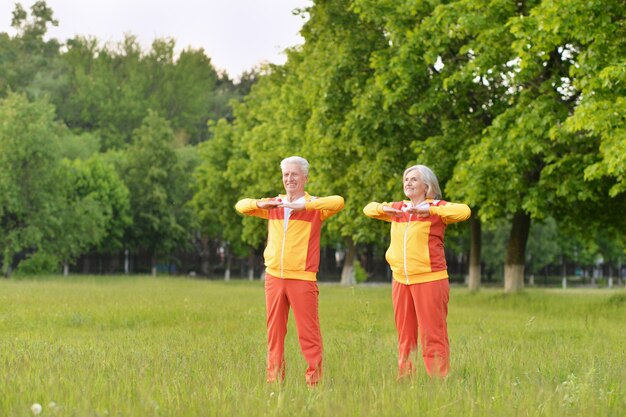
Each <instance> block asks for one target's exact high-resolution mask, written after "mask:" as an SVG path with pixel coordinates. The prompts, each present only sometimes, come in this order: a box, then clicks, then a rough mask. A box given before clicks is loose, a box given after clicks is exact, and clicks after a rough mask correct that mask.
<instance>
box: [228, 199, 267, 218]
mask: <svg viewBox="0 0 626 417" xmlns="http://www.w3.org/2000/svg"><path fill="white" fill-rule="evenodd" d="M264 200H269V199H267V198H263V199H260V200H257V199H254V198H244V199H243V200H239V201H238V202H237V204H235V210H237V211H238V212H239V213H241V214H245V215H246V216H254V217H260V218H262V219H268V218H269V210H267V209H260V208H258V207H257V205H256V202H257V201H264Z"/></svg>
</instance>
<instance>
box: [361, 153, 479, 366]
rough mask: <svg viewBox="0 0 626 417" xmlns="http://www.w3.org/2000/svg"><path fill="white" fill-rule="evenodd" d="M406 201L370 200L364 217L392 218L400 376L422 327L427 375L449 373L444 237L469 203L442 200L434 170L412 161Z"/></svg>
mask: <svg viewBox="0 0 626 417" xmlns="http://www.w3.org/2000/svg"><path fill="white" fill-rule="evenodd" d="M403 180H404V194H405V195H406V197H407V198H408V200H405V201H397V202H393V203H377V202H372V203H369V204H368V205H367V206H366V207H365V208H364V209H363V212H364V213H365V215H366V216H369V217H372V218H374V219H379V220H384V221H386V222H390V223H391V244H390V246H389V249H388V250H387V253H386V259H387V262H388V263H389V266H390V267H391V270H392V271H393V284H392V300H393V310H394V317H395V322H396V328H397V330H398V353H399V358H398V378H402V377H404V376H408V375H411V374H412V373H413V372H414V367H413V363H412V361H411V352H412V351H414V350H416V349H417V336H418V331H419V336H420V342H421V345H422V357H423V359H424V364H425V365H426V371H427V372H428V375H430V376H431V377H432V376H437V377H445V376H446V375H447V373H448V370H449V369H450V345H449V342H448V330H447V324H446V318H447V315H448V298H449V293H450V289H449V286H448V271H447V266H446V258H445V255H444V247H443V237H444V231H445V228H446V226H447V225H448V224H450V223H456V222H461V221H464V220H467V219H468V218H469V217H470V214H471V212H470V209H469V207H468V206H467V205H465V204H455V203H449V202H447V201H444V200H441V190H440V189H439V182H438V181H437V177H436V176H435V174H434V173H433V171H432V170H431V169H430V168H428V167H426V166H424V165H414V166H412V167H410V168H407V169H406V170H405V171H404V177H403Z"/></svg>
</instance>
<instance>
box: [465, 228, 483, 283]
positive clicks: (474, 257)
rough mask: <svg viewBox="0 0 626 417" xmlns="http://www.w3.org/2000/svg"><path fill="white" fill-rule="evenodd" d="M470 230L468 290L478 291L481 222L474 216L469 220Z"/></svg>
mask: <svg viewBox="0 0 626 417" xmlns="http://www.w3.org/2000/svg"><path fill="white" fill-rule="evenodd" d="M470 225H471V228H472V233H471V243H470V259H469V277H468V288H469V289H470V290H471V291H478V289H480V252H481V248H482V238H481V232H482V231H481V226H482V224H481V222H480V219H479V218H478V217H476V216H473V217H472V219H471V220H470Z"/></svg>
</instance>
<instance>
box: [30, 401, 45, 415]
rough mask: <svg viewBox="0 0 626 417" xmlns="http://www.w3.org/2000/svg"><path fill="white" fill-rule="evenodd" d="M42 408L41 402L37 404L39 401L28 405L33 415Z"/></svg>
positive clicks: (38, 412)
mask: <svg viewBox="0 0 626 417" xmlns="http://www.w3.org/2000/svg"><path fill="white" fill-rule="evenodd" d="M42 409H43V408H42V407H41V404H39V403H34V404H33V405H31V406H30V411H31V412H32V413H33V414H34V415H37V414H40V413H41V410H42Z"/></svg>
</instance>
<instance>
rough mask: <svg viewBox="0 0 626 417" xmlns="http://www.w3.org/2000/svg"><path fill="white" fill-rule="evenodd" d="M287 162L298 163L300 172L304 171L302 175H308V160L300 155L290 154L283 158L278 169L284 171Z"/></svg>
mask: <svg viewBox="0 0 626 417" xmlns="http://www.w3.org/2000/svg"><path fill="white" fill-rule="evenodd" d="M287 164H295V165H300V168H302V172H304V175H309V161H307V160H306V159H304V158H302V157H300V156H290V157H289V158H285V159H283V160H282V161H280V169H281V170H282V171H284V170H285V166H286V165H287Z"/></svg>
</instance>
